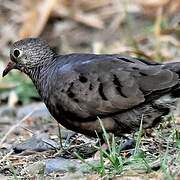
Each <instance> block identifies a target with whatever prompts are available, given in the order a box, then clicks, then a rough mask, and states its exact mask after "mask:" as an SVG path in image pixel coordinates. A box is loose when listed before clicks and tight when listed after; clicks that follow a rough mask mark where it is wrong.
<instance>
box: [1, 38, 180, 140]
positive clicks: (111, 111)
mask: <svg viewBox="0 0 180 180" xmlns="http://www.w3.org/2000/svg"><path fill="white" fill-rule="evenodd" d="M10 59H11V61H10V62H9V64H8V65H7V67H6V69H5V70H4V72H3V76H5V75H6V74H8V72H9V71H11V70H12V69H18V70H20V71H22V72H24V73H25V74H27V75H28V76H29V77H30V78H31V79H32V81H33V83H34V85H35V86H36V88H37V90H38V92H39V94H40V96H41V98H42V100H43V101H44V103H45V104H46V106H47V108H48V109H49V111H50V113H51V114H52V116H53V117H54V118H55V119H56V120H57V121H58V122H59V123H61V124H62V125H63V126H65V127H66V128H68V129H71V130H74V131H76V132H80V133H82V134H85V135H88V136H96V134H95V131H96V132H97V133H99V134H101V133H102V128H101V126H100V124H99V121H98V119H97V117H99V118H100V119H101V120H102V122H103V125H104V127H105V129H106V131H107V132H112V133H114V134H115V135H117V136H121V135H122V134H123V133H130V132H132V131H135V130H137V129H138V128H139V126H140V122H141V120H142V122H143V128H151V127H154V126H155V125H156V124H158V123H159V122H160V120H161V117H162V116H164V115H167V114H168V113H169V112H170V110H171V108H172V107H173V106H174V104H175V103H176V100H177V98H178V96H179V92H180V90H179V89H180V81H179V79H180V78H179V75H180V62H177V63H176V62H174V63H167V64H160V63H155V62H151V61H148V60H143V59H139V58H132V57H126V56H123V55H119V54H102V55H96V54H68V55H58V54H56V53H55V52H53V51H52V50H51V49H50V47H49V46H48V44H47V43H46V42H44V41H43V40H41V39H39V38H28V39H23V40H20V41H17V42H15V43H14V44H13V45H12V47H11V50H10Z"/></svg>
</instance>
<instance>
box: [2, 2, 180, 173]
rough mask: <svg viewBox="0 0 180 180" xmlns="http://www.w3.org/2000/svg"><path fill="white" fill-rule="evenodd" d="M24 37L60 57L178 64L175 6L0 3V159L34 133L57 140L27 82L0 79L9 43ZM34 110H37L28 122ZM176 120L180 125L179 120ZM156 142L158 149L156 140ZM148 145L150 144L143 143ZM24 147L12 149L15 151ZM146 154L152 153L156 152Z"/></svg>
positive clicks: (179, 11) (18, 77)
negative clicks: (123, 57)
mask: <svg viewBox="0 0 180 180" xmlns="http://www.w3.org/2000/svg"><path fill="white" fill-rule="evenodd" d="M26 37H41V38H43V39H45V40H46V41H47V42H48V43H49V44H50V46H51V47H52V48H53V49H54V50H55V51H56V52H58V53H61V54H66V53H72V52H81V53H123V54H127V55H131V56H135V57H141V58H145V59H150V60H152V61H159V62H165V61H180V41H179V40H180V1H179V0H146V1H145V0H133V1H132V0H89V1H88V0H31V1H27V0H0V159H1V158H4V157H5V156H6V153H7V152H9V150H10V149H11V148H12V145H14V144H18V143H19V142H22V141H25V140H27V139H28V138H30V137H31V136H32V135H33V134H37V132H39V134H43V133H47V132H48V134H49V135H50V138H51V139H54V140H56V141H59V140H58V136H57V134H58V133H57V132H58V126H57V123H56V122H55V121H52V118H51V117H50V115H49V114H48V111H47V110H46V108H45V106H44V105H43V103H41V102H40V98H39V95H38V94H37V91H36V89H35V88H34V86H33V84H32V82H31V80H30V79H29V78H27V77H26V75H24V74H22V73H21V72H17V71H15V70H14V71H13V72H11V73H10V74H9V75H8V76H7V77H5V78H3V79H2V77H1V75H2V72H3V69H4V68H5V66H6V64H7V62H8V60H9V49H10V46H11V44H12V43H13V42H14V41H17V40H19V39H22V38H26ZM37 107H38V108H39V111H36V113H34V114H33V115H32V116H31V117H30V114H29V113H32V111H33V109H34V108H37ZM179 109H180V108H179ZM27 114H29V116H28V118H26V119H23V117H24V116H26V115H27ZM36 120H37V121H36ZM176 121H177V122H176V123H177V124H180V118H179V117H177V118H176ZM18 126H19V127H21V128H17V127H18ZM170 131H171V129H170ZM62 136H63V135H62ZM168 136H169V135H168ZM165 139H166V138H165ZM81 141H83V142H88V140H87V139H86V138H85V137H84V138H80V139H79V140H78V141H77V139H76V142H75V143H77V142H78V143H79V142H81ZM156 141H158V143H156V144H160V143H159V137H158V138H156ZM48 142H49V141H48ZM151 142H155V140H154V139H153V140H152V141H150V142H149V141H148V144H150V143H151ZM49 143H51V142H49ZM29 144H30V143H29ZM32 144H33V145H32ZM32 144H30V145H29V146H28V148H30V149H31V148H32V146H35V142H34V141H33V143H32ZM46 146H47V144H46ZM25 147H26V148H27V145H26V144H25ZM25 147H24V146H23V147H22V146H18V147H17V146H16V151H17V152H21V151H22V149H23V150H24V149H26V148H25ZM40 147H42V144H41V146H40ZM90 149H91V148H88V150H90ZM150 149H151V150H152V152H155V151H156V150H157V149H158V148H157V147H156V146H151V147H150ZM73 151H74V149H73ZM78 152H79V150H78ZM84 152H86V153H87V150H86V151H84ZM84 152H83V153H84ZM174 154H175V153H174V151H173V153H172V156H173V155H174ZM37 156H38V155H37ZM44 156H45V155H44ZM38 158H39V157H38ZM38 158H37V159H38ZM40 158H41V157H40ZM9 160H10V161H12V162H13V163H15V164H18V165H15V167H16V168H17V170H18V171H17V172H19V169H18V168H20V169H22V166H24V164H26V163H29V161H27V159H23V160H22V156H21V157H20V158H19V159H17V157H16V158H14V157H10V159H9ZM172 161H173V162H174V159H173V158H172ZM0 162H1V161H0ZM22 162H23V163H22ZM25 162H26V163H25ZM1 165H2V164H0V174H1V173H2V174H6V171H7V168H5V166H4V165H2V166H1ZM5 169H6V170H5ZM178 172H179V171H178ZM8 173H9V171H8Z"/></svg>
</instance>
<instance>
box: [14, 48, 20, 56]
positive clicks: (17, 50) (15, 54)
mask: <svg viewBox="0 0 180 180" xmlns="http://www.w3.org/2000/svg"><path fill="white" fill-rule="evenodd" d="M20 55H21V51H20V50H19V49H15V50H14V57H16V58H18V57H19V56H20Z"/></svg>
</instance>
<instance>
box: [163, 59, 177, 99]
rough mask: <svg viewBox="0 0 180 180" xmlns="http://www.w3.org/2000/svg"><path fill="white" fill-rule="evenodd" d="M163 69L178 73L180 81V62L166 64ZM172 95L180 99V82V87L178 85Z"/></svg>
mask: <svg viewBox="0 0 180 180" xmlns="http://www.w3.org/2000/svg"><path fill="white" fill-rule="evenodd" d="M163 68H165V69H170V70H171V71H173V72H176V73H177V74H178V75H179V80H180V62H171V63H166V64H164V65H163ZM171 95H172V96H173V97H177V98H179V97H180V82H179V85H177V86H176V88H175V89H174V90H173V91H172V92H171Z"/></svg>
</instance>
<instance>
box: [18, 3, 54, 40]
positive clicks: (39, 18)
mask: <svg viewBox="0 0 180 180" xmlns="http://www.w3.org/2000/svg"><path fill="white" fill-rule="evenodd" d="M56 4H57V0H44V1H38V2H37V3H36V5H35V6H34V7H33V8H32V9H31V10H30V11H29V12H28V13H27V14H26V17H25V20H24V23H23V25H22V27H21V29H20V32H19V37H20V38H25V37H29V36H35V37H36V36H39V35H40V34H41V32H42V31H43V29H44V27H45V25H46V23H47V21H48V19H49V17H50V14H51V13H52V10H53V9H54V7H55V6H56Z"/></svg>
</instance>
